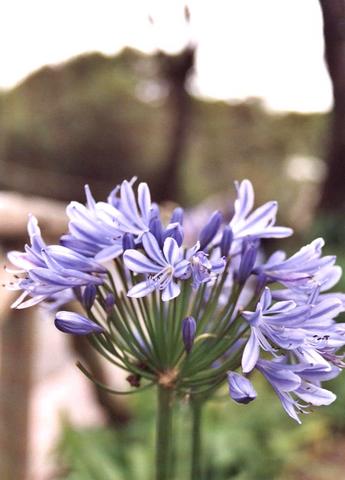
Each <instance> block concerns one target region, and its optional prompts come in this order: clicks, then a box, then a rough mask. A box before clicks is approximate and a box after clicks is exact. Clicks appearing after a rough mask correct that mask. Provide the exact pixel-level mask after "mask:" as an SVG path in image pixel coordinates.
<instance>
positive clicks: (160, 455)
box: [156, 385, 174, 480]
mask: <svg viewBox="0 0 345 480" xmlns="http://www.w3.org/2000/svg"><path fill="white" fill-rule="evenodd" d="M173 402H174V390H173V389H172V388H169V387H166V386H163V385H158V386H157V426H156V427H157V430H156V480H172V454H173V452H172V448H173V438H172V435H173V428H172V423H173Z"/></svg>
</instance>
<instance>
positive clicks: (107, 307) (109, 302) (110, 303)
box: [104, 293, 115, 313]
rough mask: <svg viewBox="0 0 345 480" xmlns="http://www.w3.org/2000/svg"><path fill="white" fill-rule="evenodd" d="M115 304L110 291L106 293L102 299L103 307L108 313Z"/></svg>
mask: <svg viewBox="0 0 345 480" xmlns="http://www.w3.org/2000/svg"><path fill="white" fill-rule="evenodd" d="M114 305H115V296H114V295H113V294H112V293H107V295H106V297H105V299H104V308H105V311H106V312H107V313H110V312H111V311H112V309H113V307H114Z"/></svg>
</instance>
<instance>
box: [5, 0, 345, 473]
mask: <svg viewBox="0 0 345 480" xmlns="http://www.w3.org/2000/svg"><path fill="white" fill-rule="evenodd" d="M0 15H1V29H0V88H1V90H0V190H1V191H0V241H1V250H2V257H3V263H4V262H5V255H4V252H5V251H6V250H8V249H13V248H20V249H21V248H22V245H23V243H24V242H25V239H26V230H25V228H26V227H25V225H26V221H27V215H28V213H29V212H32V213H35V215H36V216H38V218H39V221H40V224H41V227H42V230H43V233H44V235H45V237H46V238H47V240H48V241H56V239H57V238H58V236H59V235H60V234H61V233H63V232H64V230H65V229H66V225H67V223H66V218H65V217H64V207H65V204H66V202H68V201H70V200H72V199H74V200H79V201H84V194H83V186H84V185H85V184H86V183H88V184H90V186H91V188H92V191H93V193H94V195H95V197H96V198H97V199H98V200H103V199H104V198H106V195H107V194H108V192H109V191H110V190H111V189H112V188H113V186H114V185H115V184H117V183H118V182H120V181H121V180H123V179H124V178H131V177H132V176H134V175H137V176H138V177H139V178H140V180H144V181H147V182H149V184H150V187H151V192H152V196H153V198H154V200H156V201H159V202H161V203H163V204H165V205H167V208H169V206H171V205H173V204H174V203H175V202H178V203H182V204H183V205H185V206H187V207H188V208H190V209H191V210H195V211H197V212H198V211H202V209H204V210H205V209H207V210H212V209H214V208H219V209H221V210H223V211H225V212H229V211H230V205H231V200H232V199H233V195H234V189H233V181H234V180H235V179H243V178H250V179H251V181H252V182H253V184H254V186H255V191H256V201H257V203H258V204H259V203H260V202H264V201H267V200H271V199H277V200H278V201H279V204H280V214H279V224H281V225H288V226H292V227H293V228H294V229H295V230H296V236H295V240H294V241H295V242H296V244H295V243H293V242H290V243H289V242H287V247H286V248H287V249H289V250H291V251H293V250H294V249H296V248H299V246H300V244H301V242H307V241H309V240H311V239H312V238H313V237H315V236H317V235H322V236H323V237H324V238H325V239H326V241H327V242H328V248H329V249H330V250H331V251H332V252H334V251H336V253H338V255H339V263H340V264H342V263H344V264H345V254H344V249H343V245H344V239H345V221H344V212H345V189H344V179H345V135H344V134H345V1H344V0H334V1H332V2H331V1H327V0H320V2H318V1H317V0H304V1H303V2H300V1H298V0H261V1H260V2H255V1H254V0H215V1H212V2H211V1H210V0H205V1H204V2H198V1H197V0H194V1H193V0H190V1H188V2H186V1H182V0H181V1H180V0H171V1H170V0H166V1H165V2H162V1H159V0H156V1H154V0H152V1H148V0H147V1H146V0H144V1H140V0H127V1H123V0H122V1H120V0H112V1H108V0H99V1H97V2H96V1H95V0H89V1H85V0H84V1H81V0H73V1H72V2H71V1H67V0H59V1H58V0H50V1H49V2H47V1H44V0H28V1H26V2H23V1H20V0H11V1H7V0H3V1H2V2H1V5H0ZM1 276H2V279H3V280H2V281H3V283H5V282H8V281H9V279H8V275H6V274H5V273H4V272H2V273H1ZM340 288H342V286H340ZM12 301H13V298H12V294H11V292H8V291H6V290H5V289H3V290H2V295H1V298H0V311H1V315H0V343H1V350H0V388H1V398H0V408H1V410H0V478H1V479H4V480H50V479H56V480H57V479H68V480H88V479H93V480H98V479H99V480H108V479H109V480H122V479H123V480H132V479H137V478H138V479H143V480H144V479H145V480H146V479H147V480H149V479H151V478H152V452H151V451H150V449H149V446H148V444H149V442H148V441H147V438H148V435H149V436H151V437H152V436H153V426H152V422H153V417H152V415H153V411H154V403H153V400H152V398H151V396H150V395H151V394H150V393H148V394H145V395H140V396H138V397H136V398H133V399H132V398H131V399H130V400H122V399H121V401H120V400H118V399H117V398H114V397H109V396H107V395H104V394H102V393H101V392H99V391H97V390H95V389H94V388H93V387H92V385H91V384H90V383H88V381H86V380H85V379H84V378H82V375H81V373H80V372H79V371H78V370H77V369H76V367H75V366H74V364H75V361H76V358H82V359H83V360H84V361H85V362H86V363H87V364H88V365H89V366H90V368H91V370H93V371H94V373H95V375H96V376H97V377H98V378H100V379H107V381H108V382H110V383H111V384H112V385H118V384H124V385H125V383H126V382H125V379H124V378H123V376H122V375H121V374H120V373H119V372H117V371H116V372H114V371H111V370H110V371H108V370H107V369H106V368H105V366H104V365H103V364H102V363H100V361H99V359H98V358H95V357H94V355H93V354H92V353H90V352H89V351H88V349H87V348H85V344H84V343H83V341H82V340H80V339H72V340H71V339H69V338H68V339H67V338H66V337H65V336H64V335H62V334H61V333H59V332H57V331H56V330H55V328H54V326H53V323H52V318H49V315H48V314H47V312H44V311H43V312H42V311H40V310H38V309H37V310H33V311H27V310H26V311H24V312H16V311H12V312H11V311H10V310H9V305H10V304H11V302H12ZM258 381H259V383H260V380H259V379H258ZM343 384H344V382H343V380H342V378H340V380H339V381H338V384H337V385H334V386H333V388H334V389H336V391H337V393H338V396H339V398H338V401H337V402H336V404H335V405H334V406H332V407H328V408H327V409H325V410H319V411H318V412H317V413H315V414H314V415H312V416H311V417H308V418H306V419H305V420H304V423H303V426H302V427H298V426H295V425H294V424H293V423H292V421H291V420H290V419H288V418H285V414H284V413H283V412H282V409H281V407H280V405H279V401H278V399H276V398H275V397H274V396H273V394H272V393H271V391H270V390H269V389H267V388H266V386H265V385H264V384H262V385H261V384H260V386H261V396H260V398H259V399H258V400H257V401H256V402H255V405H253V406H252V405H250V406H249V407H247V408H245V409H244V408H241V407H239V406H234V405H232V404H231V403H230V401H223V402H220V403H219V402H218V403H214V404H211V405H210V407H209V409H208V413H207V419H206V423H208V424H209V425H212V428H211V429H208V433H207V436H206V438H205V444H206V453H205V458H206V463H207V475H208V477H207V478H209V479H212V480H217V479H219V480H226V479H228V478H235V479H237V480H261V479H262V480H267V479H277V480H302V479H303V480H331V479H335V478H342V476H343V473H342V472H343V471H344V470H343V469H344V462H345V461H344V450H345V386H343ZM151 400H152V401H151ZM180 408H181V410H182V416H183V414H184V412H183V409H184V407H183V406H182V407H180ZM215 425H216V426H217V428H216V427H215ZM181 436H182V433H181ZM181 445H182V447H181V448H182V451H188V449H187V450H186V448H187V447H186V448H185V447H184V446H183V438H182V440H181ZM183 449H185V450H183ZM133 465H135V466H136V467H135V468H136V469H135V468H134V467H133ZM181 468H183V466H182V467H181ZM177 478H181V480H182V479H183V478H185V472H183V471H182V470H181V472H177Z"/></svg>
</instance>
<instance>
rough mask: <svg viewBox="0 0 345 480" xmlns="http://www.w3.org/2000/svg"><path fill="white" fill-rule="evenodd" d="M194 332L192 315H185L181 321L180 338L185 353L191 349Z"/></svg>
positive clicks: (194, 323) (194, 325) (194, 326)
mask: <svg viewBox="0 0 345 480" xmlns="http://www.w3.org/2000/svg"><path fill="white" fill-rule="evenodd" d="M195 332H196V322H195V319H194V318H193V317H186V318H185V319H184V320H183V321H182V340H183V343H184V347H185V350H186V352H187V353H189V352H190V351H191V350H192V347H193V343H194V338H195Z"/></svg>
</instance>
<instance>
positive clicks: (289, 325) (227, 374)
mask: <svg viewBox="0 0 345 480" xmlns="http://www.w3.org/2000/svg"><path fill="white" fill-rule="evenodd" d="M134 183H135V179H133V180H131V181H129V182H128V181H123V182H122V184H121V185H120V186H118V187H116V188H115V189H114V190H113V191H112V192H111V193H110V195H109V197H108V199H107V201H106V202H96V200H95V199H94V198H93V196H92V194H91V192H90V190H89V188H88V187H86V189H85V191H86V204H85V205H83V204H80V203H77V202H72V203H71V204H70V205H69V206H68V207H67V215H68V217H69V220H70V221H69V229H68V233H66V234H65V235H63V236H62V237H61V239H60V244H59V245H52V246H48V245H46V243H45V242H44V240H43V239H42V236H41V232H40V229H39V227H38V223H37V220H36V219H35V217H33V216H31V217H30V219H29V223H28V233H29V237H30V244H29V245H26V246H25V251H24V252H10V253H9V255H8V257H9V260H10V261H11V263H12V264H13V265H14V266H15V267H16V270H12V272H14V273H16V275H15V278H16V279H17V280H16V281H15V282H11V288H13V289H17V290H19V291H20V292H21V294H20V296H19V298H18V299H17V301H16V302H15V303H14V305H13V307H15V308H25V307H29V306H32V305H35V304H37V303H40V302H44V303H45V304H48V305H49V307H50V308H51V309H56V310H59V308H60V307H61V306H62V305H64V304H67V302H70V301H71V300H73V299H74V300H77V301H79V303H80V305H81V306H82V308H83V310H84V313H83V314H81V313H74V312H71V311H64V310H62V311H61V310H59V311H58V312H57V313H56V316H55V325H56V327H57V328H58V329H59V330H61V331H63V332H65V333H71V334H76V335H89V337H88V338H89V339H90V342H91V344H92V346H93V347H94V348H96V349H97V350H98V351H99V352H100V353H101V354H102V355H103V356H104V357H105V358H107V359H108V360H109V361H111V362H112V363H114V364H115V365H118V366H119V367H121V368H123V369H125V370H127V371H128V372H129V374H130V375H129V377H128V379H129V382H130V384H131V386H132V387H135V388H137V389H140V388H145V387H146V384H147V385H151V384H154V383H158V384H160V385H164V386H166V387H168V388H174V389H175V390H176V392H177V393H179V394H182V395H184V394H189V395H199V396H203V397H208V396H211V395H212V394H213V393H214V392H215V391H216V390H217V389H218V388H219V387H220V386H222V385H223V384H224V383H227V384H228V387H229V393H230V396H231V397H232V399H233V400H235V401H237V402H239V403H244V404H246V403H249V402H251V401H252V400H254V399H255V398H256V395H257V394H256V391H255V389H254V387H253V385H252V383H251V380H250V378H249V377H250V375H251V374H252V372H254V371H257V372H258V373H259V374H261V375H263V376H264V377H265V378H266V380H267V381H268V382H269V383H270V384H271V385H272V387H273V389H274V391H275V392H276V394H277V396H278V397H279V399H280V401H281V403H282V406H283V407H284V409H285V410H286V412H287V413H288V414H289V415H290V416H291V417H292V418H294V419H295V420H296V421H298V422H300V419H299V414H300V413H301V412H307V411H308V408H309V407H310V406H311V405H315V406H318V405H328V404H329V403H331V402H332V401H333V400H334V399H335V395H334V394H333V393H332V392H330V391H328V390H326V389H324V388H323V387H322V386H321V382H322V381H324V380H329V379H331V378H334V377H335V376H337V375H338V374H339V372H340V370H341V369H342V367H343V366H344V364H343V361H342V358H343V354H342V352H343V350H344V347H345V324H342V323H339V322H336V320H335V318H336V317H337V316H338V315H339V314H340V313H341V312H343V311H344V310H345V297H344V294H341V293H329V292H328V290H329V289H331V288H332V287H333V286H334V285H335V284H336V283H337V282H338V280H339V278H340V276H341V269H340V267H338V266H336V265H335V260H336V259H335V257H334V256H327V255H326V256H322V248H323V246H324V242H323V240H322V239H321V238H319V239H316V240H314V241H313V242H311V243H310V244H309V245H306V246H304V247H303V248H301V249H300V250H299V251H298V252H297V253H295V254H294V255H292V256H291V257H288V258H287V257H286V255H285V253H284V252H282V251H276V252H275V253H273V254H272V255H271V256H270V257H269V258H265V253H264V250H263V242H264V239H267V238H275V239H281V238H284V237H288V236H290V235H291V234H292V230H291V229H289V228H286V227H280V226H276V225H275V221H276V214H277V203H276V202H267V203H265V204H264V205H262V206H260V207H259V208H257V209H254V192H253V187H252V185H251V183H250V182H249V180H244V181H242V182H241V183H236V190H237V197H236V200H235V202H234V211H233V216H232V219H231V221H230V222H229V223H226V222H224V220H223V216H222V214H221V213H220V212H218V211H216V212H214V213H213V214H212V215H211V217H210V218H209V219H208V221H207V222H206V224H205V225H203V226H201V228H200V230H199V232H198V233H197V235H196V241H195V244H194V245H185V244H184V226H183V223H184V221H183V219H184V212H183V210H182V209H181V208H176V209H175V210H174V211H173V212H172V214H171V218H170V220H169V221H167V222H165V224H164V223H163V221H162V218H161V213H160V210H159V207H158V205H156V204H155V203H152V202H151V195H150V191H149V188H148V186H147V185H146V184H145V183H140V184H139V185H138V188H137V189H136V190H135V188H134ZM82 368H83V371H84V372H85V373H86V374H87V375H89V374H88V372H87V371H86V370H85V369H84V367H82ZM133 379H135V381H134V380H133ZM141 382H144V385H142V383H141Z"/></svg>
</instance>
